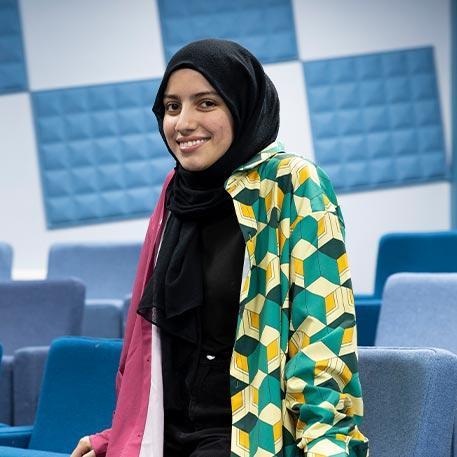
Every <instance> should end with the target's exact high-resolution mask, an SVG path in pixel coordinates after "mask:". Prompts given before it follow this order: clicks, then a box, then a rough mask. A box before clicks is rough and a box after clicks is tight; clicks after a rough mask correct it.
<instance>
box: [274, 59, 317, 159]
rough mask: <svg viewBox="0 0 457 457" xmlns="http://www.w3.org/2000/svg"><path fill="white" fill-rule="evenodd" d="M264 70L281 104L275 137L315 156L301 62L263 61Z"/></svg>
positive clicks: (294, 149)
mask: <svg viewBox="0 0 457 457" xmlns="http://www.w3.org/2000/svg"><path fill="white" fill-rule="evenodd" d="M265 72H266V73H267V74H268V76H269V77H270V78H271V80H272V81H273V83H274V85H275V86H276V89H277V90H278V95H279V100H280V104H281V120H280V126H279V135H278V138H279V139H280V140H281V141H283V143H285V146H286V148H287V151H289V152H294V153H297V154H300V155H302V156H304V157H306V158H308V159H310V160H314V152H313V145H312V141H311V126H310V123H309V116H308V106H307V103H306V91H305V80H304V77H303V65H302V64H301V63H300V62H291V63H278V64H274V65H265Z"/></svg>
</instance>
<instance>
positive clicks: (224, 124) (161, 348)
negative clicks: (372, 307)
mask: <svg viewBox="0 0 457 457" xmlns="http://www.w3.org/2000/svg"><path fill="white" fill-rule="evenodd" d="M153 111H154V113H155V115H156V117H157V121H158V125H159V131H160V133H161V135H162V138H163V139H164V142H165V144H166V146H167V148H168V151H169V152H170V154H172V156H173V157H174V158H175V160H176V167H175V170H174V172H172V173H170V175H169V176H168V177H167V179H166V181H165V184H164V189H163V191H162V195H161V197H160V199H159V202H158V204H157V207H156V209H155V211H154V214H153V216H152V218H151V221H150V225H149V229H148V232H147V235H146V240H145V243H144V247H143V251H142V254H141V259H140V264H139V269H138V274H137V278H136V282H135V286H134V290H133V297H132V304H131V309H130V312H129V317H128V322H127V328H126V335H125V341H124V347H123V352H122V356H121V362H120V368H119V373H118V377H117V406H116V411H115V414H114V416H113V425H112V428H111V429H109V430H105V431H103V432H101V433H98V434H95V435H92V436H90V437H84V438H82V439H81V441H80V443H79V444H78V446H77V448H76V449H75V450H74V452H73V454H72V457H81V456H86V457H93V456H105V455H106V456H108V457H162V456H164V457H189V456H192V457H203V456H208V457H222V456H225V457H228V456H232V457H233V456H240V457H241V456H246V457H249V456H252V457H253V456H284V457H289V456H304V455H306V456H308V457H312V456H315V457H317V456H319V457H321V456H338V457H340V456H352V457H355V456H367V455H368V444H367V440H366V438H365V437H364V436H363V435H362V434H361V433H360V432H359V430H358V427H357V426H358V424H359V422H360V419H361V417H362V409H363V406H362V398H361V390H360V384H359V378H358V373H357V356H356V327H355V319H354V300H353V294H352V289H351V279H350V272H349V268H348V261H347V256H346V252H345V246H344V223H343V218H342V215H341V212H340V208H339V206H338V203H337V200H336V197H335V194H334V192H333V190H332V186H331V184H330V182H329V180H328V178H327V176H326V175H325V173H324V172H323V171H322V170H321V169H320V168H319V167H317V166H316V165H314V164H313V163H311V162H309V161H308V160H306V159H304V158H302V157H299V156H296V155H292V154H288V153H286V152H285V151H284V148H283V146H282V144H281V143H280V142H279V141H277V140H276V137H277V133H278V128H279V100H278V96H277V93H276V90H275V87H274V85H273V83H272V82H271V81H270V79H269V78H268V76H266V74H265V73H264V71H263V68H262V66H261V65H260V63H259V62H258V60H257V59H256V58H255V57H254V56H253V55H252V54H251V53H249V52H248V51H247V50H246V49H244V48H243V47H241V46H240V45H238V44H236V43H233V42H230V41H224V40H202V41H197V42H193V43H191V44H189V45H187V46H185V47H184V48H182V49H181V50H180V51H178V52H177V53H176V54H175V55H174V57H173V58H172V59H171V61H170V62H169V64H168V66H167V69H166V71H165V74H164V77H163V80H162V82H161V85H160V87H159V90H158V93H157V97H156V100H155V103H154V107H153Z"/></svg>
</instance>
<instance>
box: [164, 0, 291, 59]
mask: <svg viewBox="0 0 457 457" xmlns="http://www.w3.org/2000/svg"><path fill="white" fill-rule="evenodd" d="M158 6H159V13H160V22H161V28H162V39H163V45H164V50H165V59H166V61H167V62H168V60H170V58H171V56H172V55H173V54H174V53H175V52H176V51H177V50H178V49H180V48H181V47H182V46H184V45H185V44H187V43H188V42H190V41H194V40H198V39H203V38H223V39H227V40H233V41H237V42H238V43H240V44H241V45H243V46H245V47H246V48H248V49H249V50H250V51H251V52H253V53H254V54H255V55H256V56H257V57H258V58H259V60H260V61H261V62H262V63H273V62H282V61H287V60H294V59H297V58H298V51H297V41H296V36H295V24H294V18H293V11H292V5H291V0H264V1H262V2H259V1H257V0H230V1H228V0H216V1H208V0H193V1H189V2H184V1H182V0H158Z"/></svg>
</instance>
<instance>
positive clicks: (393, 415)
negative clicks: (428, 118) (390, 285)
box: [0, 347, 457, 457]
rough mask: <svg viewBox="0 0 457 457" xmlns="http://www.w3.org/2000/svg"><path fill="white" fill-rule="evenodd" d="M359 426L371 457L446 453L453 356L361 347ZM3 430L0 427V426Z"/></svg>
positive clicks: (456, 372) (456, 365)
mask: <svg viewBox="0 0 457 457" xmlns="http://www.w3.org/2000/svg"><path fill="white" fill-rule="evenodd" d="M359 373H360V382H361V385H362V391H363V398H364V410H365V412H364V418H363V421H362V424H361V426H360V430H361V431H362V433H364V434H365V436H367V437H368V439H369V441H370V455H373V456H375V457H392V456H395V457H412V456H414V457H450V456H451V455H452V454H451V447H452V445H451V442H452V431H453V424H454V418H455V411H456V406H457V396H456V392H457V356H456V355H455V354H453V353H451V352H448V351H445V350H443V349H436V348H386V347H365V348H359ZM0 430H1V429H0Z"/></svg>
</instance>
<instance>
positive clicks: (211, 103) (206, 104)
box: [200, 100, 216, 108]
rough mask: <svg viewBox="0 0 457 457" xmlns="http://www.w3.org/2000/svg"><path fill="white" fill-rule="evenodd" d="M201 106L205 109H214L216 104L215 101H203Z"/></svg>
mask: <svg viewBox="0 0 457 457" xmlns="http://www.w3.org/2000/svg"><path fill="white" fill-rule="evenodd" d="M200 105H201V106H202V107H203V108H214V107H215V106H216V102H215V101H213V100H203V101H202V102H201V103H200Z"/></svg>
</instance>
